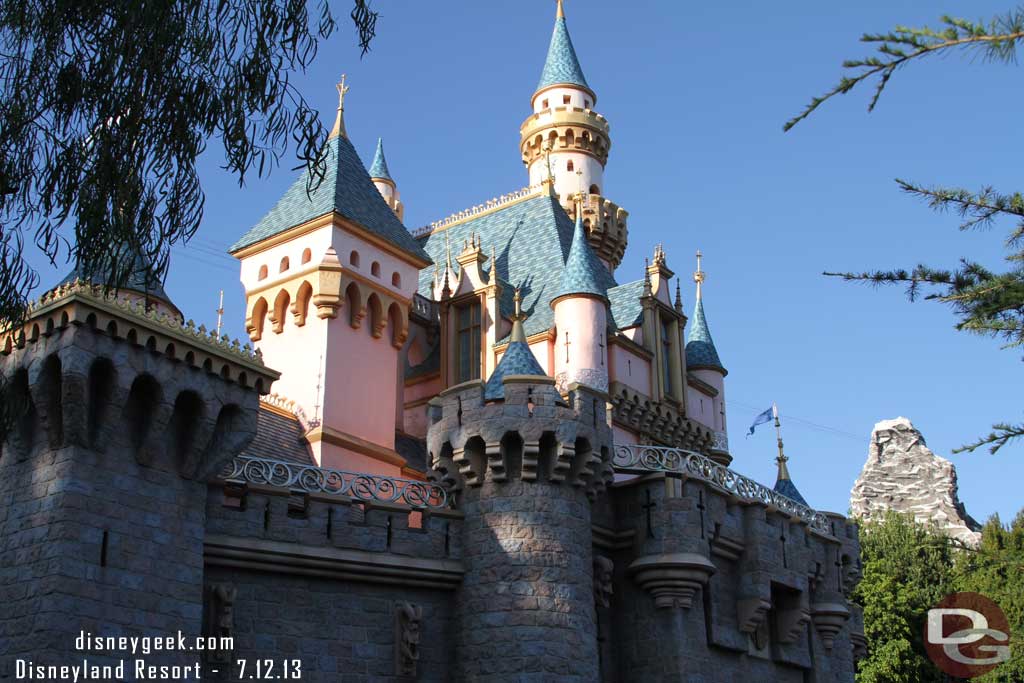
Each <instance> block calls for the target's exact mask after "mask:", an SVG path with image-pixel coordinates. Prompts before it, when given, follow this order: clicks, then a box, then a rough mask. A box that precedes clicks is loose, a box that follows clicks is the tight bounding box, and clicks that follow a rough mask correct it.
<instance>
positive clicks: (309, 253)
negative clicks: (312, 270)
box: [302, 247, 313, 263]
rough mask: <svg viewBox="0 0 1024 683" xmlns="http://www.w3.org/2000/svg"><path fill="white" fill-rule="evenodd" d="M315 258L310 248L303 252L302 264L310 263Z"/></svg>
mask: <svg viewBox="0 0 1024 683" xmlns="http://www.w3.org/2000/svg"><path fill="white" fill-rule="evenodd" d="M312 258H313V252H312V251H310V249H309V247H306V248H305V249H303V250H302V262H303V263H309V261H310V259H312Z"/></svg>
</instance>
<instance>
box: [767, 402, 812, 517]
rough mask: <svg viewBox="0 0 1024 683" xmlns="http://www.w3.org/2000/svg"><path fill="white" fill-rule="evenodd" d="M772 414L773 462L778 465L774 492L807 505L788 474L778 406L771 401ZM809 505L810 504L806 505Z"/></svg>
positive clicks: (787, 459)
mask: <svg viewBox="0 0 1024 683" xmlns="http://www.w3.org/2000/svg"><path fill="white" fill-rule="evenodd" d="M772 416H773V417H774V418H775V439H776V442H777V443H778V448H779V454H778V455H777V456H775V464H776V465H777V466H778V470H779V473H778V477H777V478H776V479H775V492H776V493H781V494H782V495H784V496H786V498H789V499H790V500H794V501H796V502H798V503H800V504H801V505H807V501H806V500H804V497H803V496H802V495H800V491H799V490H798V489H797V487H796V484H794V483H793V480H792V479H791V478H790V476H789V467H788V466H787V465H786V462H788V461H789V458H788V457H786V453H785V452H784V451H783V448H782V424H781V423H780V422H779V408H778V406H776V405H775V403H772ZM808 507H810V506H808Z"/></svg>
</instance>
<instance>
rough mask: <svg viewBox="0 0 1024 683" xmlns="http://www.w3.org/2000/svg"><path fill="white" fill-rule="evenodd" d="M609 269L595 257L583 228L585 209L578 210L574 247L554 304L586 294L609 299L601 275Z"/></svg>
mask: <svg viewBox="0 0 1024 683" xmlns="http://www.w3.org/2000/svg"><path fill="white" fill-rule="evenodd" d="M604 272H607V269H606V268H605V267H604V265H602V263H601V262H600V261H599V260H598V259H597V256H595V255H594V251H593V249H591V248H590V242H589V240H587V233H586V231H585V230H584V228H583V207H582V205H581V206H578V207H577V209H576V227H575V229H574V230H573V235H572V246H571V247H569V256H568V258H566V259H565V270H564V271H563V272H562V285H561V286H560V287H559V288H558V293H557V294H555V296H554V297H552V302H554V301H555V300H556V299H560V298H562V297H565V296H570V295H574V294H584V295H587V294H589V295H591V296H597V297H601V298H605V299H606V298H607V297H608V292H607V289H606V287H605V286H603V285H602V284H601V283H602V278H601V274H602V273H604Z"/></svg>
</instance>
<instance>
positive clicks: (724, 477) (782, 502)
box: [612, 444, 832, 535]
mask: <svg viewBox="0 0 1024 683" xmlns="http://www.w3.org/2000/svg"><path fill="white" fill-rule="evenodd" d="M612 465H613V466H614V468H615V471H616V472H622V473H626V474H646V473H648V472H668V473H673V474H682V475H686V476H689V477H694V478H696V479H700V480H701V481H704V482H707V483H708V484H711V485H712V486H714V487H715V488H718V489H720V490H722V491H724V492H726V493H729V494H732V495H735V496H736V497H738V498H740V499H742V500H747V501H752V502H756V503H762V504H764V505H770V506H772V507H774V508H777V509H778V510H781V511H782V512H784V513H786V514H788V515H791V516H793V517H798V518H800V519H801V520H803V521H804V522H805V523H807V524H808V525H809V526H811V527H813V528H814V529H816V530H818V531H820V532H822V533H825V534H829V535H831V534H832V527H831V525H830V523H829V520H828V517H826V516H825V515H824V514H822V513H821V512H818V511H817V510H812V509H811V508H809V507H807V506H806V505H801V504H800V503H798V502H796V501H795V500H793V499H792V498H787V497H786V496H784V495H782V494H781V493H778V492H777V491H775V490H773V489H770V488H768V487H767V486H765V485H764V484H759V483H758V482H756V481H754V480H753V479H751V478H749V477H745V476H743V475H742V474H739V473H738V472H734V471H733V470H731V469H729V468H728V467H725V466H724V465H719V464H718V463H716V462H714V461H713V460H711V459H709V458H706V457H704V456H703V455H701V454H700V453H694V452H693V451H685V450H682V449H680V448H667V447H663V446H633V445H627V444H623V445H617V446H615V454H614V456H613V457H612Z"/></svg>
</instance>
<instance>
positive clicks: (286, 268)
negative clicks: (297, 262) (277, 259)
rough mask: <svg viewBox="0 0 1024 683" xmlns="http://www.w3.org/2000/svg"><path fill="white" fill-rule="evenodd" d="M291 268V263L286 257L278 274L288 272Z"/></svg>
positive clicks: (282, 260)
mask: <svg viewBox="0 0 1024 683" xmlns="http://www.w3.org/2000/svg"><path fill="white" fill-rule="evenodd" d="M290 267H291V261H290V260H289V259H288V257H287V256H285V257H284V258H282V259H281V267H280V268H279V269H278V271H277V272H279V273H283V272H284V271H286V270H288V269H289V268H290Z"/></svg>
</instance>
